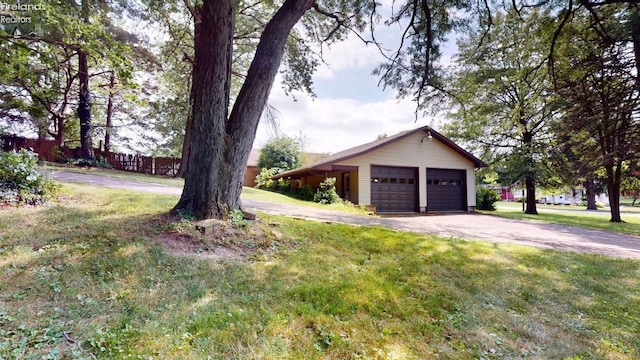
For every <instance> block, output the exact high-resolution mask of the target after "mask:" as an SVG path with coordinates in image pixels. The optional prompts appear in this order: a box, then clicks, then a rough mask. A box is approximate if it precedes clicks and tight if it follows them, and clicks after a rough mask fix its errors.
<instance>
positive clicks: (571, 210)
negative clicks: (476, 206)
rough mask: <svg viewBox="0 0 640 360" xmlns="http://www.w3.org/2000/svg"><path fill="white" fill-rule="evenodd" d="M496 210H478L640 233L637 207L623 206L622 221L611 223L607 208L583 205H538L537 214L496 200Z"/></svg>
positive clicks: (515, 217) (527, 218)
mask: <svg viewBox="0 0 640 360" xmlns="http://www.w3.org/2000/svg"><path fill="white" fill-rule="evenodd" d="M496 205H497V210H496V211H480V210H479V211H478V212H479V213H482V214H488V215H495V216H500V217H505V218H510V219H520V220H522V219H526V220H536V221H545V222H549V223H554V224H564V225H572V226H580V227H584V228H590V229H600V230H607V231H615V232H620V233H624V234H630V235H640V211H638V209H637V208H632V207H627V206H623V207H622V208H621V209H622V220H623V221H624V222H623V223H611V222H609V219H610V218H611V214H610V213H609V210H608V209H599V210H597V211H587V210H584V207H579V206H568V205H538V206H537V210H538V215H528V214H524V213H523V212H522V204H521V203H515V202H498V203H497V204H496Z"/></svg>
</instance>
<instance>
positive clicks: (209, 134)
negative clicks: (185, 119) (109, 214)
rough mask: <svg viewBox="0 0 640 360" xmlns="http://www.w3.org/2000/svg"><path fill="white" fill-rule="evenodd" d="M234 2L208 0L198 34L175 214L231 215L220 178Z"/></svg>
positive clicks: (231, 53) (228, 89) (201, 216)
mask: <svg viewBox="0 0 640 360" xmlns="http://www.w3.org/2000/svg"><path fill="white" fill-rule="evenodd" d="M235 4H236V2H235V1H234V0H218V1H213V0H208V1H205V2H204V3H203V4H202V8H201V20H200V23H199V24H197V25H196V33H195V36H194V46H195V57H194V64H193V81H192V84H191V86H193V87H194V89H193V95H194V98H193V122H192V126H191V139H190V140H191V141H190V145H189V147H190V151H189V154H188V155H187V157H188V160H187V161H188V162H187V169H186V172H185V183H184V188H183V190H182V196H181V197H180V201H179V202H178V204H176V206H175V207H174V208H173V212H174V213H175V212H185V213H189V214H193V215H194V216H195V217H196V218H198V219H206V218H211V217H214V218H223V217H225V216H226V214H228V212H229V208H228V206H227V205H226V203H225V201H224V197H223V195H224V194H223V191H225V189H226V187H227V186H226V183H227V182H228V180H227V179H224V178H221V177H220V171H219V167H224V166H225V164H224V157H223V153H222V151H223V141H224V136H225V124H226V122H227V114H228V108H229V92H230V86H231V61H232V56H233V33H234V30H235ZM196 21H198V20H196Z"/></svg>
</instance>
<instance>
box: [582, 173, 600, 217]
mask: <svg viewBox="0 0 640 360" xmlns="http://www.w3.org/2000/svg"><path fill="white" fill-rule="evenodd" d="M584 187H585V189H586V190H587V210H598V207H597V206H596V184H595V180H594V179H593V178H587V180H586V181H585V182H584Z"/></svg>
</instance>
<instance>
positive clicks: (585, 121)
mask: <svg viewBox="0 0 640 360" xmlns="http://www.w3.org/2000/svg"><path fill="white" fill-rule="evenodd" d="M608 10H609V11H601V12H600V14H599V15H600V19H599V21H598V22H595V21H590V22H587V23H585V22H582V23H580V22H577V21H575V22H574V23H573V24H572V27H571V30H572V36H571V38H570V41H569V39H568V40H567V41H565V42H563V47H562V48H561V50H562V52H563V53H564V54H566V59H567V62H566V63H561V64H558V65H559V66H558V67H557V69H558V71H557V74H556V76H557V78H558V91H559V92H560V93H561V94H562V96H563V98H564V99H565V100H566V102H567V105H566V110H565V114H564V116H563V122H562V126H563V127H562V128H561V129H562V132H563V133H564V134H569V135H570V139H571V140H570V141H571V144H572V146H573V147H574V148H575V149H579V153H580V154H581V156H580V159H579V161H581V162H583V163H597V164H598V165H599V166H601V167H602V168H604V170H605V173H606V177H607V190H608V195H609V201H610V205H611V218H610V221H611V222H621V221H622V218H621V214H620V190H621V184H622V180H623V177H622V174H623V170H624V167H625V163H627V162H629V161H633V160H636V159H637V158H638V152H639V151H640V141H639V140H638V139H640V89H639V88H638V83H637V75H636V74H634V68H635V59H634V55H633V53H632V52H631V51H629V48H628V46H626V44H627V43H628V41H627V40H625V39H628V38H629V37H630V36H629V32H628V31H629V30H628V28H627V27H625V26H624V21H621V17H624V16H626V15H627V14H628V13H627V12H625V11H624V8H619V9H614V8H610V9H608ZM603 34H606V36H603Z"/></svg>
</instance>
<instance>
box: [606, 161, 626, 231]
mask: <svg viewBox="0 0 640 360" xmlns="http://www.w3.org/2000/svg"><path fill="white" fill-rule="evenodd" d="M605 171H606V172H607V190H608V191H609V206H610V208H611V219H610V220H609V221H610V222H618V223H619V222H623V221H622V217H621V216H620V183H621V180H622V164H621V163H620V162H618V164H616V165H614V164H606V165H605Z"/></svg>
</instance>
